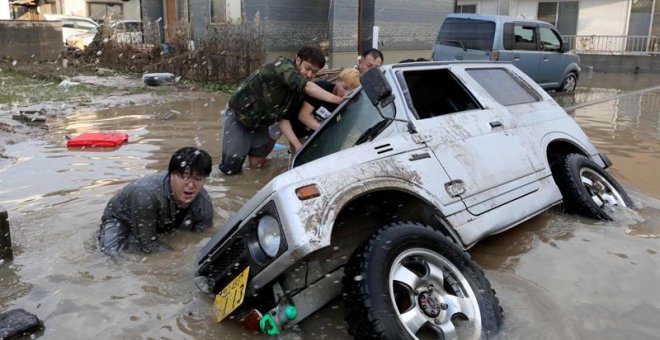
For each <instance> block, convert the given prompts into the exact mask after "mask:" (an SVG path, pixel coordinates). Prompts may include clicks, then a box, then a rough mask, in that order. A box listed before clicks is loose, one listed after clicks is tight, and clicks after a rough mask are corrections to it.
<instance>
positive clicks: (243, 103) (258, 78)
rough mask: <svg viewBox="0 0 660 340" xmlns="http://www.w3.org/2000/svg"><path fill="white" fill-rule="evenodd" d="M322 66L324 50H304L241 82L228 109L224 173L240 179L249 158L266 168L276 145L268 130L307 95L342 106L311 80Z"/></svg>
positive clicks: (309, 47) (267, 66)
mask: <svg viewBox="0 0 660 340" xmlns="http://www.w3.org/2000/svg"><path fill="white" fill-rule="evenodd" d="M324 66H325V55H324V54H323V51H322V50H321V49H319V48H316V47H311V46H305V47H303V48H302V49H300V51H298V54H297V55H296V58H295V59H294V60H291V59H289V58H285V57H279V58H277V59H276V60H275V61H274V62H271V63H267V64H265V65H264V66H262V67H261V68H259V69H258V70H256V71H254V72H252V73H251V74H250V75H249V76H248V77H247V78H246V79H245V80H244V81H243V83H241V85H240V86H239V87H238V88H237V89H236V92H234V94H233V95H232V96H231V98H230V99H229V103H228V105H227V107H226V108H225V119H224V121H223V139H222V159H221V161H220V165H219V168H220V171H222V172H223V173H224V174H226V175H236V174H238V173H240V172H241V171H242V168H243V163H244V162H245V159H246V158H248V162H249V164H250V167H252V168H255V167H260V166H262V165H263V164H264V163H265V161H266V156H267V155H268V154H269V153H270V152H271V151H272V150H273V147H274V146H275V139H274V138H273V137H271V134H270V133H269V126H271V125H274V127H277V122H279V120H280V119H282V117H283V116H284V115H285V114H286V112H287V110H289V108H291V107H294V106H299V105H300V103H301V102H302V101H303V97H304V96H305V95H309V96H312V97H315V98H320V99H323V100H325V101H328V102H332V103H337V104H338V103H341V101H342V100H343V98H342V97H338V96H336V95H333V94H331V93H329V92H326V91H323V89H321V88H320V87H319V86H317V85H316V84H315V83H314V82H311V81H309V80H311V79H313V78H314V76H315V75H316V73H317V72H318V71H319V70H320V69H321V68H323V67H324Z"/></svg>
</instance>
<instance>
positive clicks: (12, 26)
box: [0, 20, 62, 62]
mask: <svg viewBox="0 0 660 340" xmlns="http://www.w3.org/2000/svg"><path fill="white" fill-rule="evenodd" d="M61 52H62V26H61V23H60V22H52V21H13V20H0V56H1V57H9V58H12V59H15V60H17V61H18V62H29V61H52V60H57V59H58V58H59V56H60V53H61Z"/></svg>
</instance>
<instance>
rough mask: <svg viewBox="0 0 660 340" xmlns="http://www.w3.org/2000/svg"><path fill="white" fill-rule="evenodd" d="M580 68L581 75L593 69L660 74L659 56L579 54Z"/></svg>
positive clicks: (596, 70) (598, 70)
mask: <svg viewBox="0 0 660 340" xmlns="http://www.w3.org/2000/svg"><path fill="white" fill-rule="evenodd" d="M580 67H581V68H582V72H583V73H585V72H587V70H589V68H590V67H593V70H594V71H595V72H612V73H615V72H622V73H658V74H660V56H626V55H601V54H580Z"/></svg>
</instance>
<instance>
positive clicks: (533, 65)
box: [500, 22, 541, 81]
mask: <svg viewBox="0 0 660 340" xmlns="http://www.w3.org/2000/svg"><path fill="white" fill-rule="evenodd" d="M513 34H514V35H513V50H512V51H510V52H509V53H508V54H509V55H510V60H506V61H510V62H511V63H512V64H513V65H515V66H516V67H517V68H519V69H520V70H522V71H523V72H525V73H526V74H527V75H528V76H529V77H530V78H532V79H534V80H535V81H536V79H537V78H538V75H539V74H538V73H539V65H540V62H541V57H540V55H539V53H538V27H537V25H536V24H532V23H520V22H516V23H514V28H513ZM500 60H502V59H501V58H500Z"/></svg>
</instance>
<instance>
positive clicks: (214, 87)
mask: <svg viewBox="0 0 660 340" xmlns="http://www.w3.org/2000/svg"><path fill="white" fill-rule="evenodd" d="M236 87H237V86H236V85H234V84H220V83H206V84H204V88H205V89H206V90H208V91H212V92H225V93H229V94H232V93H234V91H236Z"/></svg>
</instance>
